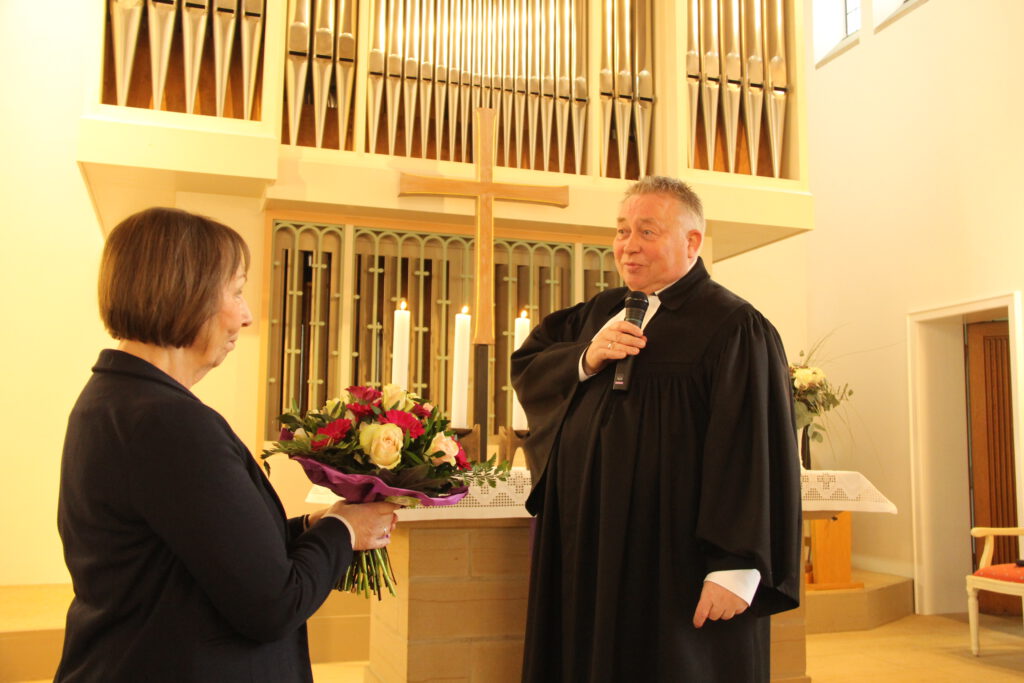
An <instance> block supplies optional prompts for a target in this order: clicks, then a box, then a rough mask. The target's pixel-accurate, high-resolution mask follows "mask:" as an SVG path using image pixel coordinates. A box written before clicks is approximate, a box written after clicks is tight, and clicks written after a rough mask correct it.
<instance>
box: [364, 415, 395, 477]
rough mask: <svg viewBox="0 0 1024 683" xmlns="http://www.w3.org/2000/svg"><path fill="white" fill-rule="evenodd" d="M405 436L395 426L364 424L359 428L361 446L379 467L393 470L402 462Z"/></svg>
mask: <svg viewBox="0 0 1024 683" xmlns="http://www.w3.org/2000/svg"><path fill="white" fill-rule="evenodd" d="M404 442H405V434H404V433H403V432H402V428H401V427H399V426H398V425H393V424H376V423H374V424H364V425H363V426H361V427H360V428H359V445H360V446H361V447H362V449H363V451H364V452H365V453H366V454H367V455H369V456H370V460H371V461H372V462H373V464H374V465H376V466H377V467H383V468H384V469H386V470H392V469H394V468H395V467H397V466H398V463H399V462H401V461H402V445H403V444H404Z"/></svg>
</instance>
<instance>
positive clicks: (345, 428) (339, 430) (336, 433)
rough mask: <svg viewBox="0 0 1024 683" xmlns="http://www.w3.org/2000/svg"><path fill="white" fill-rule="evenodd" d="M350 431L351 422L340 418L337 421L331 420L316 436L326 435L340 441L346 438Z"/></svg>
mask: <svg viewBox="0 0 1024 683" xmlns="http://www.w3.org/2000/svg"><path fill="white" fill-rule="evenodd" d="M351 429H352V421H351V420H346V419H345V418H343V417H342V418H339V419H337V420H332V421H331V423H330V424H328V425H327V426H326V427H321V428H320V430H319V431H318V432H317V434H326V435H327V436H329V437H331V438H332V439H334V440H335V441H341V440H342V439H344V438H345V437H346V436H348V433H349V431H350V430H351Z"/></svg>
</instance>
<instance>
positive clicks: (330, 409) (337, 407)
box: [320, 398, 345, 419]
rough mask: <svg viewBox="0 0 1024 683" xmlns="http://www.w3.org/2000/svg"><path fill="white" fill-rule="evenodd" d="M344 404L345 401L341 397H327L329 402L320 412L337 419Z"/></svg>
mask: <svg viewBox="0 0 1024 683" xmlns="http://www.w3.org/2000/svg"><path fill="white" fill-rule="evenodd" d="M344 404H345V402H344V401H342V399H340V398H329V399H327V404H326V405H325V406H324V407H323V408H322V409H321V410H320V412H321V413H323V414H324V415H329V416H330V417H333V418H335V419H337V418H338V417H340V416H341V409H342V407H343V406H344Z"/></svg>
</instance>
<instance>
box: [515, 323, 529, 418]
mask: <svg viewBox="0 0 1024 683" xmlns="http://www.w3.org/2000/svg"><path fill="white" fill-rule="evenodd" d="M529 335H530V319H529V318H527V317H526V310H525V309H524V310H523V312H522V313H520V314H519V317H518V318H516V325H515V328H513V334H512V347H513V349H518V348H519V347H520V346H522V345H523V342H524V341H526V338H527V337H528V336H529ZM512 429H513V430H515V431H517V432H525V431H527V430H529V429H530V425H529V423H527V421H526V411H524V410H523V405H522V404H521V403H520V402H519V395H518V394H516V393H515V389H513V390H512Z"/></svg>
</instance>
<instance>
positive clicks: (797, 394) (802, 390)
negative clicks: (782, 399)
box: [789, 342, 853, 469]
mask: <svg viewBox="0 0 1024 683" xmlns="http://www.w3.org/2000/svg"><path fill="white" fill-rule="evenodd" d="M820 347H821V342H818V343H817V344H815V345H814V346H813V347H812V348H811V350H810V351H809V352H808V353H807V354H806V355H805V354H804V352H803V351H801V352H800V359H799V360H798V361H797V362H795V363H790V364H789V376H790V377H791V378H792V380H793V407H794V413H795V415H796V428H797V431H799V433H800V460H801V462H802V464H803V467H804V469H811V441H816V442H818V443H821V442H822V441H824V440H825V432H826V429H825V427H824V425H822V424H821V422H820V421H818V418H820V417H821V416H822V415H824V414H825V413H827V412H828V411H830V410H832V409H833V408H837V407H839V404H840V403H842V402H843V401H845V400H847V399H849V398H850V397H851V396H853V389H851V388H850V386H849V385H848V384H843V385H842V386H839V385H836V384H833V383H832V382H830V381H829V380H828V378H827V377H826V376H825V373H824V371H823V370H822V369H821V368H820V367H817V366H816V365H813V360H812V357H813V355H814V352H815V351H816V350H818V349H819V348H820Z"/></svg>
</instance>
